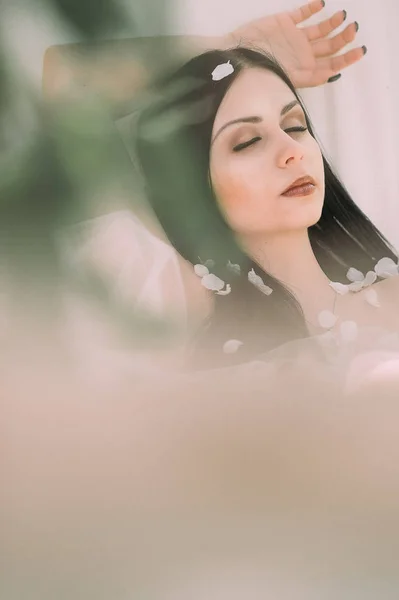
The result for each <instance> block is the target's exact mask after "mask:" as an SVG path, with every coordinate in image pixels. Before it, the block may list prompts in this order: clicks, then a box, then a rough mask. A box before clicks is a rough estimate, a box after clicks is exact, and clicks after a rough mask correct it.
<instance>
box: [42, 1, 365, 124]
mask: <svg viewBox="0 0 399 600" xmlns="http://www.w3.org/2000/svg"><path fill="white" fill-rule="evenodd" d="M323 7H324V2H323V0H315V1H314V2H310V3H307V4H304V5H302V6H300V7H299V8H297V9H294V10H292V11H285V12H281V13H277V14H275V15H269V16H265V17H261V18H258V19H255V20H253V21H250V22H248V23H245V24H244V25H242V26H240V27H238V28H236V29H235V30H234V31H232V32H229V33H227V34H226V35H221V36H215V37H212V36H157V37H141V38H134V39H126V40H120V41H109V42H100V43H90V44H89V43H88V44H65V45H62V46H52V47H50V48H48V50H47V51H46V53H45V56H44V70H43V89H44V94H45V97H46V98H48V99H52V98H54V97H57V96H58V95H60V94H61V95H64V94H68V93H75V92H76V91H77V92H82V91H84V89H85V88H86V89H91V90H93V91H95V92H99V93H101V94H102V95H103V96H105V98H106V99H108V100H109V101H110V102H111V106H112V110H113V112H114V114H115V115H116V116H120V117H122V116H124V115H125V114H129V112H132V110H134V101H135V98H137V95H138V94H137V92H140V90H143V89H145V87H146V86H147V85H149V84H151V82H152V81H154V80H156V79H157V77H158V76H159V75H162V74H163V73H164V72H165V70H168V69H170V68H174V67H176V68H177V67H178V66H180V65H181V64H183V63H184V62H185V61H187V60H189V59H190V58H192V57H193V56H195V55H196V54H200V53H201V52H205V51H206V50H210V49H216V48H221V49H222V48H229V47H232V46H236V45H239V44H241V45H245V46H251V45H253V46H255V47H257V48H260V49H264V50H267V51H270V52H272V53H273V54H274V55H275V56H276V58H277V59H278V60H279V61H280V62H281V63H282V65H283V67H284V68H285V69H286V71H287V72H288V74H289V76H290V77H291V79H292V82H293V83H294V85H295V86H296V87H297V88H306V87H315V86H318V85H322V84H323V83H327V82H328V81H329V79H331V78H332V77H334V76H335V75H337V73H339V72H340V71H342V70H343V69H345V68H346V67H348V66H350V65H352V64H354V63H356V62H358V61H359V60H360V59H361V58H362V57H363V56H364V54H365V46H362V47H359V48H354V49H351V50H348V51H347V52H344V53H342V54H340V55H338V56H336V54H337V52H339V51H341V50H342V49H344V48H345V47H346V46H347V45H348V44H350V43H351V42H353V41H354V39H355V37H356V34H357V31H358V28H359V26H358V24H357V23H356V22H352V23H350V24H349V25H347V27H346V28H345V29H344V30H343V31H341V32H340V33H338V34H336V35H335V36H334V37H327V36H329V34H331V33H332V32H334V31H335V30H336V29H337V28H338V27H340V26H341V25H342V23H343V22H344V21H345V20H346V16H347V15H346V11H344V10H340V11H338V12H337V13H335V14H334V15H333V16H332V17H329V18H328V19H325V20H323V21H320V22H319V23H317V24H316V25H311V26H306V27H303V26H302V27H299V26H300V25H301V24H302V23H303V22H304V21H306V20H307V19H309V18H310V17H311V16H312V15H314V14H317V13H318V12H320V11H321V10H322V9H323Z"/></svg>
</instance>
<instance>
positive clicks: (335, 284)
mask: <svg viewBox="0 0 399 600" xmlns="http://www.w3.org/2000/svg"><path fill="white" fill-rule="evenodd" d="M329 285H330V287H332V289H333V290H334V291H335V292H337V294H341V296H345V294H347V293H348V292H349V285H346V284H345V283H339V281H330V284H329Z"/></svg>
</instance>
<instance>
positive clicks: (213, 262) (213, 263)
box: [204, 258, 215, 269]
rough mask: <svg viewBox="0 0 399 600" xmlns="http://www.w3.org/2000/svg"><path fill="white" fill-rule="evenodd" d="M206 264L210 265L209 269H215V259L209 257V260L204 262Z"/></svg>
mask: <svg viewBox="0 0 399 600" xmlns="http://www.w3.org/2000/svg"><path fill="white" fill-rule="evenodd" d="M204 265H205V266H206V267H208V269H213V267H214V266H215V261H214V260H212V259H211V258H208V260H206V261H205V262H204Z"/></svg>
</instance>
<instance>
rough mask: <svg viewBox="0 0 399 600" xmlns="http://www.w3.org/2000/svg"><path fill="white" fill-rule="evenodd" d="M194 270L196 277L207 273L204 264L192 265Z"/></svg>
mask: <svg viewBox="0 0 399 600" xmlns="http://www.w3.org/2000/svg"><path fill="white" fill-rule="evenodd" d="M194 271H195V274H196V275H198V277H205V275H209V270H208V268H207V267H206V266H205V265H194Z"/></svg>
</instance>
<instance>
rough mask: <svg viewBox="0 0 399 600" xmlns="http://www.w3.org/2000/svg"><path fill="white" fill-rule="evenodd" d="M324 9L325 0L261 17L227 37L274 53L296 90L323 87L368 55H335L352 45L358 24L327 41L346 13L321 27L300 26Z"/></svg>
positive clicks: (358, 50) (354, 52)
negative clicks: (333, 77)
mask: <svg viewBox="0 0 399 600" xmlns="http://www.w3.org/2000/svg"><path fill="white" fill-rule="evenodd" d="M323 8H324V4H323V2H322V0H315V2H310V3H308V4H304V5H303V6H301V7H300V8H296V9H295V10H292V11H286V12H281V13H277V14H275V15H270V16H267V17H261V18H259V19H255V20H254V21H250V22H249V23H246V24H245V25H242V26H241V27H238V28H237V29H235V30H234V31H232V32H231V33H230V34H229V36H228V38H229V40H230V41H233V43H234V44H235V45H237V44H240V45H243V46H244V45H249V46H251V45H256V46H258V47H260V48H262V49H265V50H268V51H271V52H272V53H273V54H274V55H275V56H276V58H277V59H278V60H279V62H281V64H282V66H283V67H284V69H285V70H286V71H287V73H288V75H289V77H290V79H291V81H292V83H293V84H294V86H295V87H296V88H306V87H315V86H318V85H322V84H323V83H326V82H327V81H328V79H329V78H330V77H332V76H334V75H336V74H337V73H338V72H339V71H341V70H342V69H345V68H346V67H349V66H350V65H353V64H354V63H356V62H358V61H359V60H360V59H361V58H362V57H363V56H364V54H365V51H364V50H363V48H364V47H362V48H355V49H353V50H349V51H348V52H346V53H344V54H341V55H339V56H333V55H334V54H336V53H337V52H339V51H340V50H342V48H344V47H345V46H346V45H347V44H349V43H350V42H353V40H354V39H355V37H356V33H357V27H356V23H350V24H349V25H348V26H347V27H346V28H345V29H344V30H343V31H342V32H341V33H339V34H337V35H336V36H334V37H332V38H327V36H328V35H329V34H330V33H331V32H333V31H334V30H335V29H337V27H339V26H340V25H341V24H342V23H343V22H344V21H345V18H346V15H345V12H344V11H339V12H338V13H336V14H335V15H333V16H332V17H331V18H329V19H326V20H325V21H321V22H320V23H319V24H318V25H310V26H308V27H302V28H300V27H297V25H298V24H299V23H302V21H306V19H309V18H310V17H311V16H312V15H314V14H316V13H318V12H320V11H321V10H322V9H323Z"/></svg>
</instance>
